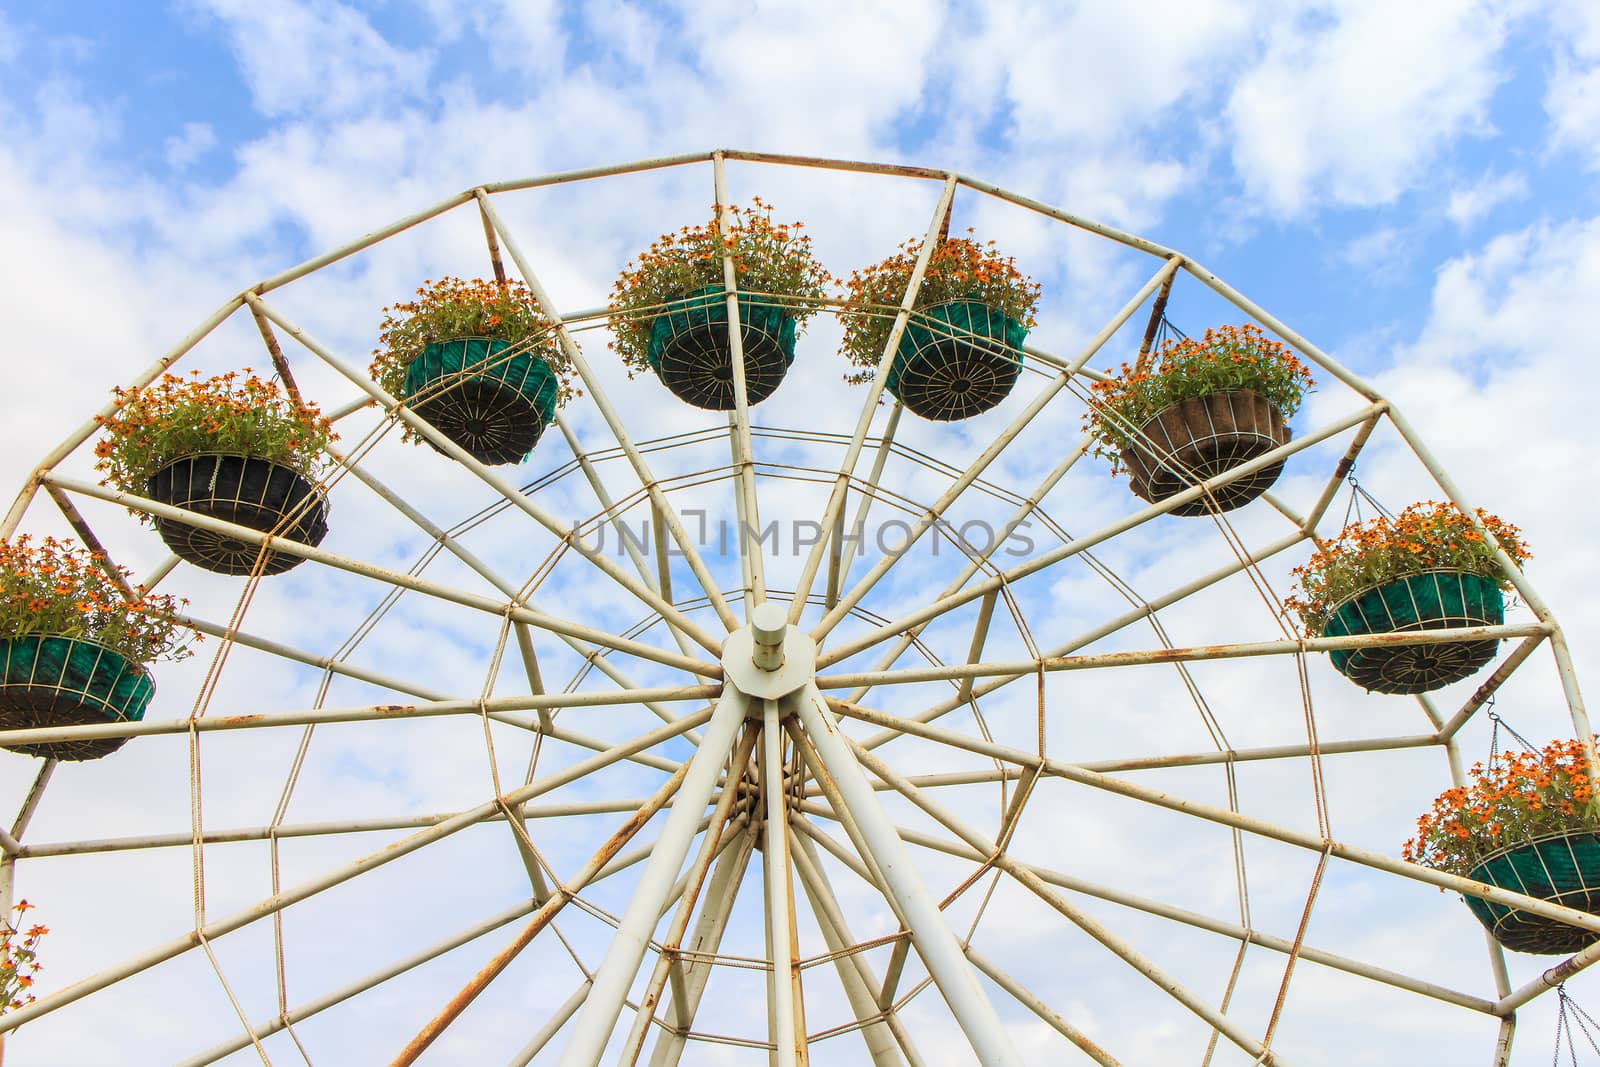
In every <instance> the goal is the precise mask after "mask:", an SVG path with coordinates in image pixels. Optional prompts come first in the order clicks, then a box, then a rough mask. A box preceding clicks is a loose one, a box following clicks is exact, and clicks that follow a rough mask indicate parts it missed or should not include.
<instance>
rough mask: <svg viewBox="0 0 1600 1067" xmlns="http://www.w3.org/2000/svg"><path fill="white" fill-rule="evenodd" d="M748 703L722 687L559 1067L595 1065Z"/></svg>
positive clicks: (607, 1039)
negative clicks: (679, 793) (678, 798)
mask: <svg viewBox="0 0 1600 1067" xmlns="http://www.w3.org/2000/svg"><path fill="white" fill-rule="evenodd" d="M749 703H750V702H749V699H748V698H747V697H746V696H745V695H744V694H743V693H741V692H739V691H738V690H737V689H735V688H733V687H732V686H726V687H724V689H723V691H722V696H721V698H720V699H719V700H718V701H717V706H716V710H715V711H714V712H712V714H711V717H710V722H709V725H708V726H707V727H706V734H705V739H704V741H703V742H702V743H701V745H700V747H699V748H697V749H696V750H695V753H694V757H693V758H692V759H690V761H689V763H688V770H687V772H686V773H687V777H685V779H684V783H683V789H682V792H683V800H682V801H680V802H679V803H678V804H674V805H673V807H672V811H671V813H670V814H668V816H667V821H666V824H665V825H664V826H663V827H662V828H661V836H660V839H659V840H658V842H657V844H656V847H655V850H654V851H653V852H652V853H651V856H650V860H649V862H648V863H647V864H646V865H645V869H644V873H643V874H641V875H640V877H639V883H638V885H637V886H636V887H635V888H634V892H633V897H632V899H631V900H629V901H628V907H627V910H626V911H624V912H623V916H622V921H621V923H619V924H618V926H617V930H616V933H615V934H614V935H613V937H612V939H611V945H610V947H609V948H608V949H607V950H606V955H605V958H604V959H603V960H602V961H601V963H600V967H599V969H598V970H597V971H595V976H594V990H593V991H592V993H591V994H590V996H589V998H588V1000H586V1001H584V1005H583V1008H582V1009H581V1010H580V1011H579V1014H578V1018H577V1021H576V1022H575V1023H574V1024H573V1032H572V1036H571V1038H569V1039H568V1042H567V1046H566V1048H565V1049H564V1050H563V1051H562V1054H561V1060H560V1063H561V1064H562V1065H563V1067H594V1065H595V1064H598V1063H599V1062H600V1057H601V1055H603V1054H604V1052H605V1048H606V1044H607V1043H608V1042H609V1041H610V1040H611V1032H612V1029H613V1028H614V1027H615V1026H616V1024H617V1016H619V1015H620V1014H621V1013H622V1007H623V1002H624V1000H626V998H627V996H628V989H629V987H630V986H632V984H633V977H634V975H635V974H636V973H637V972H638V970H639V964H640V962H641V961H642V960H643V959H644V954H645V951H646V950H647V949H648V948H649V946H650V935H651V932H652V931H653V930H654V929H655V925H656V921H657V918H658V916H660V914H661V907H662V902H663V901H664V900H665V899H666V895H667V893H668V892H669V891H670V890H671V888H672V884H673V882H674V881H675V880H676V879H677V877H678V872H679V870H680V869H681V868H682V867H683V860H684V857H685V856H686V855H687V854H688V851H689V845H690V843H691V842H692V840H693V834H694V830H695V825H696V823H697V822H698V821H699V818H700V813H701V812H702V811H704V810H705V807H706V804H707V803H708V802H709V801H710V799H711V794H712V791H713V790H714V789H715V788H716V785H717V778H718V776H719V775H720V774H721V771H722V764H723V761H725V760H726V759H727V758H728V754H729V752H730V751H732V749H733V742H734V734H735V733H736V732H737V731H738V729H739V725H740V723H742V722H743V721H744V718H745V713H746V711H747V709H748V706H749Z"/></svg>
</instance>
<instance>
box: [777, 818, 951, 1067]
mask: <svg viewBox="0 0 1600 1067" xmlns="http://www.w3.org/2000/svg"><path fill="white" fill-rule="evenodd" d="M792 840H793V842H794V844H793V850H792V852H791V853H790V855H791V857H792V858H793V860H794V867H795V871H796V872H797V873H798V874H799V875H800V885H801V887H802V888H803V889H804V890H805V893H806V898H807V899H808V900H809V901H810V902H811V910H812V912H813V913H814V914H815V915H816V917H817V926H818V927H819V928H820V929H821V931H822V940H823V943H824V944H825V945H827V948H828V954H829V955H831V956H832V957H833V965H834V969H835V970H836V971H837V972H838V974H839V983H840V984H841V985H843V986H844V992H845V997H846V998H847V999H848V1000H849V1001H850V1010H851V1012H852V1013H854V1015H855V1017H856V1022H857V1023H859V1024H860V1026H861V1039H862V1040H863V1041H865V1042H866V1044H867V1054H868V1055H869V1056H871V1057H872V1063H873V1067H900V1065H901V1063H902V1060H901V1058H900V1057H899V1056H898V1055H896V1053H895V1044H896V1042H899V1043H900V1044H901V1045H902V1047H904V1048H905V1049H906V1055H907V1057H908V1058H909V1059H911V1060H912V1062H913V1063H914V1064H915V1063H920V1062H921V1057H920V1056H918V1055H917V1053H916V1051H915V1048H914V1046H912V1043H911V1035H910V1033H909V1032H907V1031H906V1029H905V1026H904V1025H903V1024H902V1023H901V1022H900V1019H899V1017H898V1015H897V1014H896V1013H895V1012H894V1011H893V1010H892V1009H891V1008H880V1007H879V1005H878V1003H877V1001H876V1000H875V999H874V997H873V992H874V990H876V989H877V988H878V978H877V975H875V974H873V973H872V965H871V964H870V963H869V962H868V961H867V959H866V958H865V957H864V956H863V955H862V954H861V953H859V952H852V951H850V947H851V946H852V945H854V944H856V940H855V938H854V937H852V936H851V934H850V927H849V926H848V925H847V924H846V922H845V917H844V912H843V911H842V910H841V909H840V907H839V900H838V897H837V896H835V894H834V892H833V887H832V886H831V885H830V884H829V883H828V876H827V873H826V872H825V871H824V870H823V868H822V862H821V859H820V858H819V857H818V855H817V852H816V846H814V845H813V844H812V843H811V841H810V839H809V838H806V837H802V836H796V837H794V838H793V839H792Z"/></svg>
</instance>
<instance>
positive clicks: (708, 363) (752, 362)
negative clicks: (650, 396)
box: [645, 285, 795, 411]
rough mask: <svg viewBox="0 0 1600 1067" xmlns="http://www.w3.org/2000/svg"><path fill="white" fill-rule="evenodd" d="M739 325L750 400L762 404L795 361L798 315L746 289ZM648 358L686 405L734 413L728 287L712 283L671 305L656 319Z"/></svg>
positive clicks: (746, 388)
mask: <svg viewBox="0 0 1600 1067" xmlns="http://www.w3.org/2000/svg"><path fill="white" fill-rule="evenodd" d="M739 326H740V330H739V338H740V341H741V342H742V347H743V349H744V382H745V393H746V395H747V397H748V402H749V403H751V404H759V403H761V401H763V400H765V399H766V398H767V397H769V396H771V395H772V394H773V393H774V392H775V391H776V390H777V388H778V385H779V384H780V383H781V382H782V381H783V377H784V375H785V374H787V373H788V371H789V365H790V364H791V363H793V362H794V341H795V320H794V316H793V315H792V314H790V313H789V311H788V310H787V309H786V308H784V307H781V306H779V305H777V304H773V303H771V302H770V300H768V299H767V298H763V297H758V296H751V295H747V294H744V293H741V294H739ZM645 359H646V360H647V361H648V362H649V364H650V367H651V369H652V370H654V371H655V372H656V377H658V378H660V379H661V384H662V385H665V386H666V387H667V388H668V389H669V390H671V392H672V395H673V396H676V397H677V398H678V399H679V400H682V401H683V402H684V403H686V404H693V405H694V406H695V407H697V408H704V409H706V410H707V411H732V410H733V409H734V407H735V406H736V402H735V398H734V391H733V343H732V338H731V334H730V331H729V329H728V297H727V293H726V291H725V290H724V289H723V288H722V287H721V286H720V285H713V286H707V287H706V288H704V289H701V290H699V291H698V292H695V293H692V294H690V295H689V296H686V297H684V298H683V299H681V300H676V301H674V302H672V303H671V304H668V305H667V307H666V310H664V311H663V312H661V314H659V315H657V316H656V317H655V318H654V319H653V320H651V323H650V341H649V344H648V345H647V346H646V349H645Z"/></svg>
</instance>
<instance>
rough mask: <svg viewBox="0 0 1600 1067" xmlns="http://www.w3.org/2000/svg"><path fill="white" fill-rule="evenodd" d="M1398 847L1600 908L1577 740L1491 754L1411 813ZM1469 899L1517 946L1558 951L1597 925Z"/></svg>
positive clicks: (1590, 805) (1598, 861) (1497, 882)
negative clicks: (1414, 816) (1407, 836)
mask: <svg viewBox="0 0 1600 1067" xmlns="http://www.w3.org/2000/svg"><path fill="white" fill-rule="evenodd" d="M1401 854H1402V856H1403V857H1404V858H1405V859H1407V860H1409V861H1411V862H1415V863H1421V864H1424V865H1426V866H1429V867H1433V868H1435V869H1438V870H1443V871H1449V872H1450V873H1452V874H1459V875H1462V876H1464V877H1467V878H1471V879H1474V880H1475V881H1479V882H1486V883H1488V884H1489V885H1492V886H1496V887H1497V888H1500V889H1507V890H1511V891H1512V892H1516V893H1522V894H1525V895H1527V896H1530V897H1536V898H1538V899H1540V900H1546V901H1549V902H1550V903H1552V904H1560V905H1562V906H1564V907H1569V908H1575V909H1577V910H1579V911H1586V912H1589V913H1590V914H1600V808H1597V806H1596V803H1595V797H1594V790H1593V784H1592V781H1591V779H1590V776H1589V762H1588V759H1587V757H1586V756H1585V754H1584V750H1583V746H1582V745H1581V744H1580V743H1578V742H1577V741H1553V742H1551V743H1550V744H1549V745H1546V746H1545V748H1544V750H1543V751H1542V752H1537V753H1534V752H1528V753H1519V752H1508V753H1496V754H1495V755H1493V756H1491V758H1490V760H1489V763H1488V766H1487V767H1486V766H1484V765H1483V764H1478V765H1477V766H1474V767H1473V768H1472V780H1471V782H1470V783H1469V784H1468V785H1467V786H1466V787H1463V788H1459V789H1451V790H1448V791H1447V792H1445V793H1444V794H1443V795H1441V796H1440V797H1439V799H1437V800H1436V801H1434V804H1433V810H1432V811H1430V812H1429V813H1428V814H1426V815H1424V816H1422V818H1420V819H1418V820H1417V836H1416V837H1415V838H1413V839H1412V840H1411V841H1408V842H1406V845H1405V848H1404V849H1403V850H1402V853H1401ZM1463 899H1464V900H1465V901H1466V904H1467V908H1468V909H1469V910H1470V911H1471V912H1472V914H1473V915H1474V916H1476V917H1477V919H1478V921H1479V922H1481V923H1482V924H1483V925H1484V927H1485V928H1486V929H1487V930H1488V931H1489V933H1490V934H1492V935H1493V936H1494V939H1495V940H1496V941H1498V942H1499V943H1500V944H1502V945H1504V946H1505V947H1506V948H1508V949H1511V950H1512V951H1515V952H1529V953H1535V954H1539V955H1557V954H1559V955H1566V954H1569V953H1573V952H1578V951H1580V950H1582V949H1584V948H1587V947H1588V946H1589V945H1592V944H1594V943H1595V942H1596V941H1600V934H1595V933H1592V932H1590V931H1588V930H1584V929H1581V928H1579V927H1576V926H1569V925H1568V924H1566V923H1563V922H1558V921H1556V920H1554V919H1546V918H1542V917H1540V916H1536V915H1531V914H1529V913H1528V912H1526V911H1522V910H1520V909H1517V908H1512V907H1510V906H1508V905H1505V904H1497V903H1493V902H1491V901H1487V900H1480V899H1479V898H1477V897H1470V896H1469V897H1463Z"/></svg>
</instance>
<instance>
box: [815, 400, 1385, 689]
mask: <svg viewBox="0 0 1600 1067" xmlns="http://www.w3.org/2000/svg"><path fill="white" fill-rule="evenodd" d="M1374 410H1376V409H1375V408H1362V409H1361V410H1360V411H1357V412H1354V413H1352V414H1350V415H1347V416H1345V417H1344V418H1341V419H1337V420H1335V421H1334V422H1331V423H1329V424H1328V425H1326V426H1324V427H1322V428H1321V429H1318V430H1316V431H1313V432H1312V433H1308V434H1306V435H1305V436H1303V437H1298V438H1295V439H1294V440H1292V441H1290V442H1289V443H1288V444H1285V445H1280V446H1279V447H1277V448H1274V449H1273V450H1272V451H1270V452H1266V453H1263V454H1262V455H1260V456H1258V457H1256V458H1255V459H1253V460H1251V461H1250V462H1248V463H1242V464H1240V465H1239V466H1237V467H1233V468H1230V469H1229V470H1227V471H1224V472H1223V473H1221V474H1218V475H1216V476H1215V477H1213V478H1207V479H1206V480H1205V481H1203V482H1199V483H1197V484H1196V485H1193V486H1191V487H1189V488H1188V489H1185V490H1184V491H1183V492H1181V493H1177V494H1174V495H1173V496H1171V497H1168V498H1167V499H1165V500H1163V501H1161V502H1160V503H1159V504H1151V505H1150V506H1149V507H1147V508H1142V509H1140V510H1139V511H1136V512H1134V513H1133V514H1132V515H1128V516H1126V517H1124V518H1121V519H1118V520H1116V521H1113V522H1111V523H1108V524H1106V525H1105V526H1103V527H1101V528H1100V529H1099V530H1096V531H1095V532H1094V533H1092V534H1089V535H1087V536H1084V537H1075V538H1073V539H1072V540H1071V541H1069V542H1068V543H1066V544H1064V545H1061V546H1059V547H1057V548H1054V549H1052V550H1050V551H1049V552H1045V553H1042V554H1040V555H1038V556H1035V557H1033V558H1032V559H1029V560H1026V561H1025V562H1023V563H1020V564H1018V565H1017V566H1015V567H1012V568H1011V569H1009V570H1007V571H1005V572H1004V573H1002V574H998V575H995V576H993V577H990V578H987V579H985V580H984V581H981V582H978V583H976V584H974V585H971V586H967V587H966V588H965V589H963V590H962V591H961V592H959V593H954V594H952V595H950V596H948V597H945V598H944V599H942V600H936V601H934V602H933V603H932V604H930V605H928V606H926V607H924V608H922V609H921V610H919V611H914V612H912V613H910V614H909V615H906V616H904V617H902V618H899V619H895V620H894V621H892V622H888V623H885V624H883V625H882V626H879V627H877V628H876V629H873V630H869V631H868V632H866V633H865V634H862V635H861V636H859V637H856V638H853V639H852V640H850V641H847V642H846V643H844V644H842V645H839V646H838V647H836V648H834V649H832V650H831V651H829V652H824V653H819V654H818V656H817V667H818V668H819V669H820V668H823V667H827V666H830V665H832V664H834V663H837V662H839V661H840V660H843V659H847V658H849V657H850V656H853V655H855V654H856V653H857V652H861V651H863V650H864V649H868V648H871V647H872V646H873V645H876V644H877V643H878V642H880V641H884V640H887V639H888V638H890V637H895V636H897V635H899V634H900V633H902V632H904V631H905V630H908V629H910V628H911V627H913V626H919V625H922V624H924V623H927V622H928V621H930V620H932V619H936V618H938V617H939V616H940V615H943V614H945V613H947V612H950V611H954V610H955V609H956V608H959V607H960V606H961V605H963V604H967V603H970V602H971V601H973V600H976V599H978V598H979V597H981V596H983V595H984V594H985V593H987V592H989V590H991V589H998V588H1000V587H1001V586H1003V585H1007V584H1014V583H1016V582H1018V581H1020V580H1022V579H1023V578H1026V577H1027V576H1029V575H1030V574H1035V573H1037V572H1039V571H1041V570H1044V569H1045V568H1046V567H1050V566H1053V565H1055V564H1057V563H1060V562H1061V561H1062V560H1065V559H1070V558H1071V557H1073V556H1075V555H1077V554H1078V553H1080V552H1083V551H1086V550H1087V549H1090V548H1093V547H1094V546H1096V545H1098V544H1100V543H1102V542H1104V541H1106V540H1108V539H1110V538H1112V537H1115V536H1116V535H1118V534H1121V533H1125V532H1127V531H1128V530H1131V529H1133V528H1135V527H1137V526H1139V525H1141V524H1143V523H1146V522H1149V521H1150V520H1151V519H1153V518H1155V517H1157V516H1158V515H1165V514H1166V513H1167V512H1169V511H1171V510H1172V509H1173V508H1176V507H1180V506H1181V505H1183V504H1186V503H1188V502H1189V501H1191V500H1197V499H1199V498H1200V497H1201V496H1202V495H1204V494H1206V493H1213V492H1215V491H1216V490H1217V489H1219V488H1221V487H1222V486H1224V485H1227V484H1228V483H1229V482H1232V481H1236V480H1237V479H1239V478H1245V477H1248V476H1250V475H1251V474H1254V473H1255V472H1256V471H1258V470H1261V469H1263V468H1265V467H1268V466H1270V465H1272V464H1274V463H1280V462H1282V461H1283V460H1284V459H1286V458H1288V457H1289V456H1291V455H1294V454H1295V453H1296V452H1300V451H1303V450H1304V449H1307V448H1310V447H1311V446H1312V445H1315V444H1319V443H1320V442H1322V441H1324V440H1327V439H1328V438H1330V437H1334V436H1336V435H1338V434H1340V433H1343V432H1344V431H1346V430H1348V429H1350V428H1351V427H1352V426H1356V425H1358V424H1360V423H1361V422H1363V421H1365V420H1366V419H1369V418H1371V417H1372V415H1373V412H1374Z"/></svg>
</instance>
